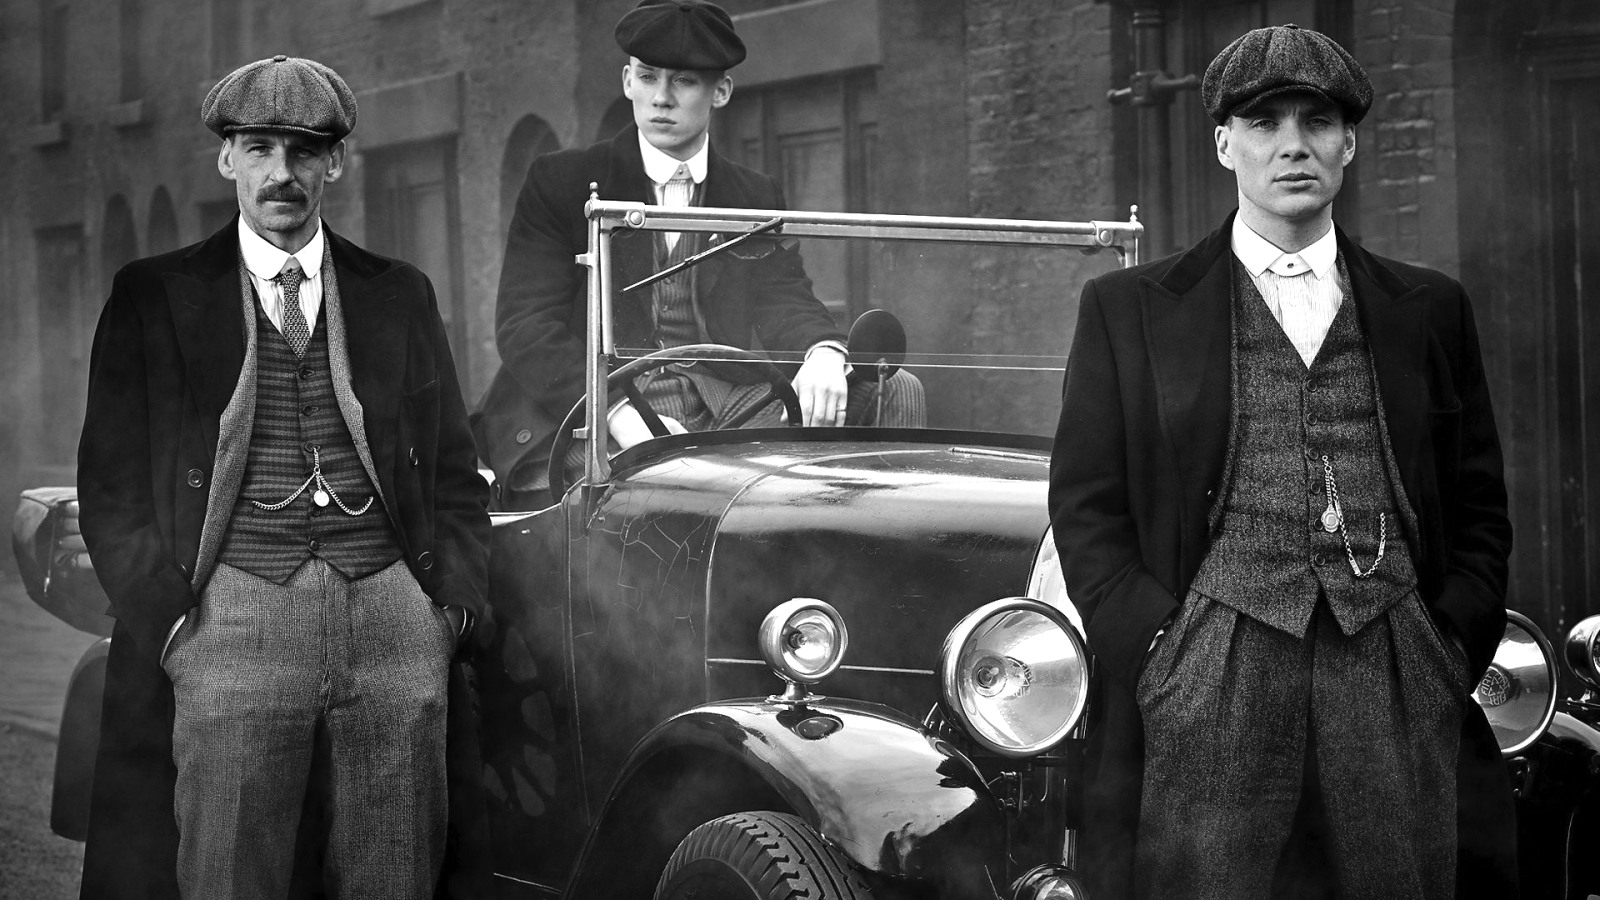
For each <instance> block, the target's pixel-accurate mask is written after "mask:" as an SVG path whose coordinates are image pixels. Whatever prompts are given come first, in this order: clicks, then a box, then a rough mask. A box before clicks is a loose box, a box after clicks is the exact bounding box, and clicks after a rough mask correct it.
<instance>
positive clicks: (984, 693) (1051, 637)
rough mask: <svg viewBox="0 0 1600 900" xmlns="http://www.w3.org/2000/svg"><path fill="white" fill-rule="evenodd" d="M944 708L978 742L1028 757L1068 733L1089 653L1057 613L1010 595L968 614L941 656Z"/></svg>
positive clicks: (1082, 692)
mask: <svg viewBox="0 0 1600 900" xmlns="http://www.w3.org/2000/svg"><path fill="white" fill-rule="evenodd" d="M939 685H940V689H941V690H942V692H943V695H944V702H945V705H946V706H947V707H948V708H949V709H950V710H951V712H952V713H954V714H955V716H956V718H957V719H958V720H959V721H960V722H961V725H962V727H963V728H965V729H966V731H967V733H968V734H969V735H971V736H972V738H973V739H974V740H976V741H977V742H978V743H979V744H982V745H983V746H984V747H986V748H988V749H989V750H992V751H993V752H995V753H998V754H1000V755H1002V756H1010V757H1022V756H1033V755H1035V754H1038V753H1042V752H1044V751H1045V750H1048V749H1050V748H1051V747H1053V746H1055V745H1056V744H1058V743H1060V742H1061V740H1062V739H1063V738H1065V737H1066V736H1067V733H1068V732H1070V731H1071V730H1072V728H1073V726H1075V725H1077V724H1078V720H1079V718H1081V717H1082V715H1083V709H1084V705H1085V704H1086V703H1087V702H1088V699H1089V656H1088V653H1087V651H1085V649H1084V646H1083V639H1082V638H1080V637H1078V632H1077V631H1076V630H1075V629H1074V628H1073V627H1072V625H1071V624H1070V623H1069V622H1068V621H1067V618H1066V616H1064V615H1063V614H1062V613H1061V611H1060V610H1058V609H1056V608H1055V607H1053V606H1050V605H1048V604H1045V603H1041V602H1040V601H1038V600H1034V599H1032V598H1029V597H1008V598H1006V599H1003V600H995V601H994V602H992V603H987V604H985V605H983V606H981V607H979V608H978V609H976V610H973V611H972V612H971V613H969V614H967V616H966V618H963V619H962V620H961V621H960V622H959V623H957V624H956V627H955V628H952V629H951V630H950V633H949V634H948V635H946V636H945V639H944V649H943V651H942V652H941V653H940V654H939Z"/></svg>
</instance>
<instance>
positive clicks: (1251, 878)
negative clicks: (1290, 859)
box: [1135, 592, 1471, 900]
mask: <svg viewBox="0 0 1600 900" xmlns="http://www.w3.org/2000/svg"><path fill="white" fill-rule="evenodd" d="M1467 682H1468V675H1467V669H1466V664H1465V662H1464V660H1462V659H1461V657H1460V654H1459V653H1458V652H1456V651H1455V649H1454V648H1453V647H1450V646H1447V645H1446V643H1445V641H1444V639H1443V637H1442V636H1441V635H1440V633H1439V632H1438V630H1437V629H1436V627H1435V626H1434V625H1433V623H1432V621H1431V620H1430V619H1429V618H1428V614H1427V611H1426V610H1425V609H1424V608H1423V606H1422V601H1421V599H1420V598H1419V597H1417V595H1416V594H1415V592H1412V593H1410V594H1408V595H1407V596H1406V597H1404V598H1403V599H1402V600H1401V601H1400V602H1398V603H1396V604H1395V605H1394V606H1393V607H1391V608H1390V609H1389V611H1388V612H1387V613H1385V614H1383V615H1381V616H1380V617H1379V618H1378V619H1376V620H1375V621H1373V622H1371V623H1370V624H1368V625H1367V626H1366V627H1364V628H1362V629H1361V630H1360V631H1358V632H1356V633H1355V634H1353V635H1348V636H1346V635H1344V634H1343V633H1342V632H1341V631H1340V629H1339V627H1338V625H1337V624H1336V623H1335V622H1334V620H1333V617H1332V614H1331V613H1330V612H1329V611H1328V607H1327V604H1326V603H1325V602H1322V601H1319V602H1318V604H1317V612H1316V614H1315V616H1314V618H1313V620H1312V627H1311V629H1310V630H1309V631H1308V633H1307V634H1306V636H1305V637H1304V638H1298V637H1295V636H1293V635H1290V634H1288V633H1286V632H1283V631H1279V630H1277V629H1274V628H1271V627H1269V626H1266V625H1263V624H1261V623H1260V622H1257V621H1256V620H1254V619H1251V618H1249V617H1247V616H1244V615H1241V614H1239V613H1238V612H1236V611H1235V610H1233V609H1232V608H1230V607H1228V606H1226V605H1224V604H1222V603H1220V602H1216V601H1213V600H1211V599H1209V598H1207V597H1205V596H1203V595H1201V594H1198V593H1195V592H1191V594H1190V596H1189V597H1188V598H1187V599H1186V600H1185V602H1184V604H1183V606H1182V607H1181V608H1180V610H1179V612H1178V615H1177V618H1176V619H1175V620H1174V622H1173V623H1172V626H1171V627H1170V628H1169V629H1168V631H1167V633H1166V635H1165V636H1164V637H1163V638H1162V639H1161V641H1160V642H1159V643H1158V644H1157V645H1156V648H1155V650H1154V651H1153V652H1152V653H1151V655H1150V657H1149V659H1148V660H1147V661H1146V664H1145V668H1144V671H1143V672H1142V673H1141V674H1140V677H1139V683H1138V688H1137V691H1136V697H1137V700H1138V702H1139V707H1140V712H1141V714H1142V716H1143V719H1144V728H1145V777H1144V792H1143V797H1142V799H1141V806H1140V817H1139V831H1138V838H1137V847H1136V851H1135V852H1136V860H1137V866H1136V872H1137V875H1136V893H1137V896H1139V897H1163V898H1167V897H1180V898H1216V900H1250V898H1268V897H1273V896H1274V891H1275V884H1281V883H1282V881H1283V880H1284V879H1285V878H1286V877H1289V878H1291V879H1292V877H1293V876H1294V875H1295V874H1297V873H1293V872H1282V871H1279V868H1280V859H1281V858H1283V857H1284V854H1285V850H1286V848H1287V847H1288V846H1289V842H1290V838H1291V832H1292V831H1293V830H1294V828H1295V827H1296V824H1297V823H1296V812H1297V809H1298V808H1299V807H1300V804H1301V801H1302V791H1303V790H1305V791H1315V792H1317V796H1316V797H1315V799H1316V800H1318V801H1320V803H1321V805H1322V806H1323V807H1324V810H1325V812H1324V815H1325V819H1326V822H1325V828H1326V832H1327V834H1326V844H1325V846H1326V848H1327V857H1328V860H1327V861H1328V863H1329V864H1330V866H1331V869H1332V872H1331V874H1332V880H1333V881H1334V882H1335V885H1336V889H1335V894H1336V896H1338V897H1340V898H1347V900H1358V898H1359V900H1367V898H1372V900H1380V898H1381V900H1406V898H1416V900H1447V898H1450V897H1452V896H1454V892H1455V885H1454V876H1455V845H1456V789H1455V771H1456V753H1457V749H1458V746H1459V743H1458V742H1459V736H1460V728H1461V717H1462V715H1463V714H1464V711H1465V708H1466V707H1465V704H1466V703H1467V702H1469V700H1468V694H1469V692H1470V690H1471V687H1470V685H1469V684H1468V683H1467ZM1308 752H1309V753H1311V754H1314V759H1312V760H1310V765H1308V759H1307V754H1308ZM1308 775H1309V780H1308Z"/></svg>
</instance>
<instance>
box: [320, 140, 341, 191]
mask: <svg viewBox="0 0 1600 900" xmlns="http://www.w3.org/2000/svg"><path fill="white" fill-rule="evenodd" d="M344 155H345V143H344V139H343V138H341V139H339V141H338V142H337V143H335V144H334V145H333V146H332V147H330V148H329V149H328V174H327V175H325V176H323V178H322V183H323V184H333V183H334V182H335V181H338V180H339V176H340V175H343V174H344Z"/></svg>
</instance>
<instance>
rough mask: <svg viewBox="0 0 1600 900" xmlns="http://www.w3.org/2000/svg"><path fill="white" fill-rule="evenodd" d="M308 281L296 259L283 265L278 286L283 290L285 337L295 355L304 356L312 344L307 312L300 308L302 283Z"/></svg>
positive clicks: (291, 258) (292, 258) (289, 260)
mask: <svg viewBox="0 0 1600 900" xmlns="http://www.w3.org/2000/svg"><path fill="white" fill-rule="evenodd" d="M305 280H306V276H305V273H304V272H302V271H300V264H299V263H297V262H296V261H295V259H294V257H292V256H291V257H289V259H288V260H287V261H286V262H284V264H283V271H281V272H279V273H278V279H277V281H278V285H279V287H282V288H283V336H284V338H285V339H287V340H288V341H289V346H290V347H292V348H293V349H294V355H295V356H297V357H299V356H304V355H305V353H306V345H307V344H309V343H311V328H310V326H308V325H306V314H305V311H304V310H302V309H301V308H300V283H301V282H302V281H305Z"/></svg>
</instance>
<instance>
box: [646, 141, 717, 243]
mask: <svg viewBox="0 0 1600 900" xmlns="http://www.w3.org/2000/svg"><path fill="white" fill-rule="evenodd" d="M639 155H640V156H642V157H644V174H645V177H646V178H649V179H650V183H651V184H652V185H653V186H654V187H655V194H656V205H657V206H665V207H668V208H669V209H688V208H689V207H690V206H692V205H693V203H694V189H695V186H696V185H699V184H701V183H702V182H704V181H705V180H706V163H707V161H708V160H709V159H710V158H711V136H710V135H709V134H708V135H706V137H705V140H704V142H702V143H701V144H700V149H699V150H696V151H695V154H694V155H693V156H691V157H689V158H688V159H685V160H677V159H673V158H672V157H670V156H668V155H667V154H665V153H663V152H661V151H660V150H657V149H656V148H655V145H653V144H651V143H650V142H649V141H647V140H645V137H644V132H640V133H639ZM679 168H686V169H688V171H689V178H690V181H689V182H687V183H682V182H680V183H670V182H672V176H673V175H675V174H677V171H678V169H679ZM679 236H680V232H676V231H668V232H665V233H664V235H663V237H665V238H666V240H667V249H669V250H670V249H672V248H673V247H676V246H677V245H678V238H679Z"/></svg>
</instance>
